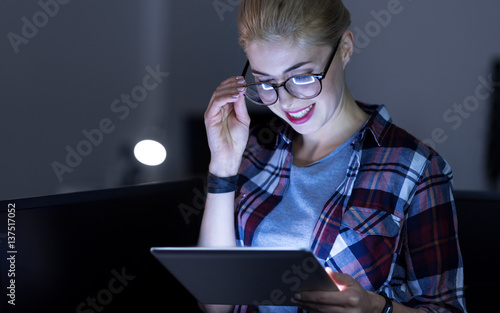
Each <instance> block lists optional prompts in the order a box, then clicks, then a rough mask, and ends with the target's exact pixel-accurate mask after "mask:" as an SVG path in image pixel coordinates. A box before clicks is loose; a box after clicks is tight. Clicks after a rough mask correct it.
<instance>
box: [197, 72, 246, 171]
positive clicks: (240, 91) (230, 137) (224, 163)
mask: <svg viewBox="0 0 500 313" xmlns="http://www.w3.org/2000/svg"><path fill="white" fill-rule="evenodd" d="M244 86H245V79H244V78H243V77H241V76H236V77H230V78H228V79H226V80H225V81H223V82H222V83H221V84H220V85H219V87H217V89H216V90H215V91H214V93H213V95H212V98H211V99H210V103H209V105H208V108H207V110H206V111H205V127H206V131H207V137H208V146H209V147H210V154H211V160H210V165H209V171H210V173H212V174H214V175H216V176H219V177H228V176H233V175H236V174H237V173H238V169H239V167H240V163H241V158H242V156H243V152H244V150H245V147H246V144H247V141H248V135H249V127H250V116H249V115H248V110H247V107H246V103H245V97H244V96H243V95H244V94H245V87H244Z"/></svg>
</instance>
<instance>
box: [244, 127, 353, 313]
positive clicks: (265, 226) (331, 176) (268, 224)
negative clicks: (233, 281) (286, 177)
mask: <svg viewBox="0 0 500 313" xmlns="http://www.w3.org/2000/svg"><path fill="white" fill-rule="evenodd" d="M356 135H357V132H356V133H355V134H354V135H353V136H352V137H351V138H349V139H348V140H346V141H345V142H344V143H343V144H342V145H340V146H339V147H338V148H337V149H335V150H334V151H333V152H332V153H330V154H329V155H328V156H326V157H325V158H323V159H321V160H319V161H317V162H314V163H312V164H310V165H307V166H296V165H292V169H291V173H290V176H291V177H290V185H289V187H288V189H287V190H286V192H285V194H284V197H283V200H282V201H281V202H280V203H279V204H278V205H277V206H276V208H274V210H273V211H271V212H270V213H269V214H268V215H267V216H266V218H264V220H263V221H262V222H261V224H260V225H259V226H258V227H257V229H256V231H255V234H254V239H253V241H252V246H256V247H287V248H310V246H311V240H312V233H313V230H314V227H315V225H316V222H317V221H318V218H319V215H320V214H321V211H322V209H323V206H324V205H325V204H326V202H327V201H328V199H329V198H330V197H331V196H332V195H333V193H334V192H335V190H336V189H337V188H338V187H339V185H340V184H341V183H342V181H343V180H344V179H346V172H347V167H348V166H349V160H350V158H351V156H352V146H351V142H352V141H353V140H354V138H355V136H356ZM259 311H260V312H263V313H266V312H273V313H278V312H279V313H281V312H297V308H296V307H278V306H275V307H264V306H261V307H259Z"/></svg>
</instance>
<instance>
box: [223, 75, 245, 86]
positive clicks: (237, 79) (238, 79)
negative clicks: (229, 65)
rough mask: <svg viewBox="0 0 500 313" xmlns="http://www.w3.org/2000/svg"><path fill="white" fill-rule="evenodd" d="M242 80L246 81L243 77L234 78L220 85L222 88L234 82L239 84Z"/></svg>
mask: <svg viewBox="0 0 500 313" xmlns="http://www.w3.org/2000/svg"><path fill="white" fill-rule="evenodd" d="M241 80H245V78H244V77H243V76H232V77H229V78H228V79H226V80H224V81H223V82H222V83H220V86H222V85H227V84H230V83H234V82H238V81H241Z"/></svg>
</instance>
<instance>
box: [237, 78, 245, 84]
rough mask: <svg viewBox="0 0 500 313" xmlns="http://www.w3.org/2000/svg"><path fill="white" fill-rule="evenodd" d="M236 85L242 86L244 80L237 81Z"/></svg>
mask: <svg viewBox="0 0 500 313" xmlns="http://www.w3.org/2000/svg"><path fill="white" fill-rule="evenodd" d="M237 83H238V84H243V83H245V80H244V79H243V80H239V81H237Z"/></svg>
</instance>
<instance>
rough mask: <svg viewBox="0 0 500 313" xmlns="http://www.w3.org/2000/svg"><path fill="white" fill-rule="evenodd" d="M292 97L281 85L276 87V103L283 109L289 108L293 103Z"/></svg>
mask: <svg viewBox="0 0 500 313" xmlns="http://www.w3.org/2000/svg"><path fill="white" fill-rule="evenodd" d="M294 99H295V98H294V97H293V96H292V95H291V94H289V93H288V91H286V89H285V88H284V86H283V87H281V88H279V89H278V103H279V105H280V106H281V107H282V108H283V109H289V108H291V107H292V105H293V101H294Z"/></svg>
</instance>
